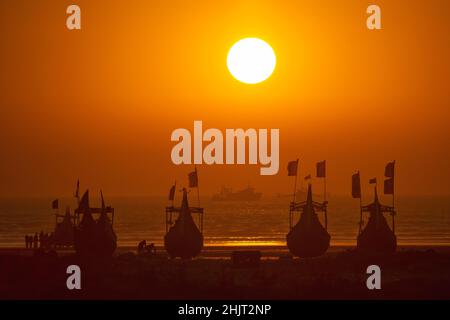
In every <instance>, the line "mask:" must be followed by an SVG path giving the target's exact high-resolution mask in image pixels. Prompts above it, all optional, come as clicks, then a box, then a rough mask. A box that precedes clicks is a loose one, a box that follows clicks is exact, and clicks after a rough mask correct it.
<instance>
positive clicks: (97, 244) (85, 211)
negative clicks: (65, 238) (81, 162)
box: [74, 190, 117, 257]
mask: <svg viewBox="0 0 450 320" xmlns="http://www.w3.org/2000/svg"><path fill="white" fill-rule="evenodd" d="M108 213H109V214H111V215H112V220H110V219H109V218H108ZM75 214H76V215H77V221H80V218H79V217H80V215H82V218H81V221H80V222H79V223H78V225H77V226H76V227H75V236H74V240H75V241H74V242H75V250H76V252H77V254H79V255H80V256H84V257H106V256H111V255H112V254H113V253H114V251H115V249H116V247H117V236H116V234H115V232H114V230H113V219H114V208H111V207H106V206H105V205H104V201H103V194H102V207H101V208H91V207H90V205H89V191H88V190H87V191H86V192H85V193H84V195H83V197H82V198H81V200H80V202H79V205H78V208H77V209H76V210H75ZM93 214H100V217H99V218H98V220H97V221H95V220H94V217H93Z"/></svg>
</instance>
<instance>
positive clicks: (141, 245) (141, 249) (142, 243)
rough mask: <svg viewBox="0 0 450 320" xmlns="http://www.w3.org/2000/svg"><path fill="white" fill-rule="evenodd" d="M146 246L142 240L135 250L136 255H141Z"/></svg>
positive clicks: (145, 242)
mask: <svg viewBox="0 0 450 320" xmlns="http://www.w3.org/2000/svg"><path fill="white" fill-rule="evenodd" d="M146 246H147V241H145V240H142V241H141V242H139V244H138V248H137V252H138V254H141V253H143V252H144V249H145V247H146Z"/></svg>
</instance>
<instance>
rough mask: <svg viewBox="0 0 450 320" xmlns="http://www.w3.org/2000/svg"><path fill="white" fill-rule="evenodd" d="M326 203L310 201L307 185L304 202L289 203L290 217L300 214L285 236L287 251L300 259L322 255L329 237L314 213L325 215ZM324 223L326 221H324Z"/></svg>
mask: <svg viewBox="0 0 450 320" xmlns="http://www.w3.org/2000/svg"><path fill="white" fill-rule="evenodd" d="M327 204H328V203H327V202H326V201H324V202H323V203H319V202H315V201H313V200H312V187H311V184H309V185H308V194H307V199H306V201H303V202H298V203H296V202H291V206H290V215H291V214H292V213H293V212H296V211H298V212H300V219H299V221H298V222H297V224H296V225H295V226H294V227H291V229H290V231H289V233H288V234H287V236H286V240H287V246H288V248H289V251H290V252H291V253H292V254H293V255H295V256H298V257H300V258H311V257H317V256H320V255H322V254H324V253H325V252H326V251H327V249H328V247H329V246H330V235H329V234H328V232H327V230H326V227H327V222H325V228H324V227H323V226H322V224H321V223H320V221H319V218H318V217H317V214H316V211H321V212H324V213H325V214H326V212H327ZM325 221H326V220H325Z"/></svg>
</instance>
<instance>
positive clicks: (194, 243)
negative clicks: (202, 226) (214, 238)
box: [164, 224, 203, 259]
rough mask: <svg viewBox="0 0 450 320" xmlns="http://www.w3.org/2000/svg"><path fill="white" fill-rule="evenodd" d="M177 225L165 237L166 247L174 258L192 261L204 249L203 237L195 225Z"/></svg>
mask: <svg viewBox="0 0 450 320" xmlns="http://www.w3.org/2000/svg"><path fill="white" fill-rule="evenodd" d="M183 227H184V228H182V226H181V225H175V226H173V227H172V228H170V230H169V232H167V234H166V235H165V237H164V247H165V249H166V251H167V253H168V254H169V256H171V257H172V258H182V259H191V258H194V257H196V256H198V255H199V254H200V252H201V251H202V249H203V235H202V234H201V232H200V231H199V230H198V229H197V227H196V226H195V224H194V225H185V226H183Z"/></svg>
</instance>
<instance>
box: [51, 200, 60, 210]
mask: <svg viewBox="0 0 450 320" xmlns="http://www.w3.org/2000/svg"><path fill="white" fill-rule="evenodd" d="M58 208H59V200H58V199H55V200H53V201H52V209H58Z"/></svg>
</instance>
